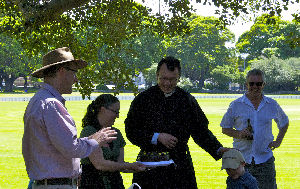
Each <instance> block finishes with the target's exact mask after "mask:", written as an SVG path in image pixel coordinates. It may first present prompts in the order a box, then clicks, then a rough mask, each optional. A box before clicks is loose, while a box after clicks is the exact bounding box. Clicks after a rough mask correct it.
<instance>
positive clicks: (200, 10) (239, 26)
mask: <svg viewBox="0 0 300 189" xmlns="http://www.w3.org/2000/svg"><path fill="white" fill-rule="evenodd" d="M135 1H136V2H139V3H141V4H143V5H145V6H147V7H149V8H152V10H154V11H156V12H158V10H159V0H152V1H150V0H149V1H146V2H145V3H142V0H135ZM160 1H161V4H163V1H164V0H160ZM191 4H192V5H193V8H194V9H196V13H197V14H198V15H201V16H215V17H219V15H216V14H215V10H216V7H215V6H210V5H202V4H201V3H195V0H192V1H191ZM297 10H298V12H299V10H300V3H298V4H297V5H295V4H294V5H290V6H289V7H288V11H283V12H282V19H283V20H290V21H291V20H292V19H293V17H292V15H291V13H295V12H296V11H297ZM163 11H164V10H163V8H162V7H161V12H163ZM252 24H253V22H252V21H247V22H245V21H243V20H242V18H241V17H239V18H237V20H236V21H235V22H234V24H233V25H230V26H228V28H229V29H230V30H231V31H232V32H233V33H234V34H235V40H236V41H237V40H238V38H239V36H240V35H242V34H243V33H244V32H245V31H248V30H250V27H251V25H252Z"/></svg>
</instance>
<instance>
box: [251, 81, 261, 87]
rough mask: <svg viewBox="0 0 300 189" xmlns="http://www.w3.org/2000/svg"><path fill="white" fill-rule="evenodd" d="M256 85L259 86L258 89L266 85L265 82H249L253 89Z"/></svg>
mask: <svg viewBox="0 0 300 189" xmlns="http://www.w3.org/2000/svg"><path fill="white" fill-rule="evenodd" d="M254 84H255V85H256V86H258V87H261V86H262V85H263V84H264V82H249V85H250V86H251V87H252V86H253V85H254Z"/></svg>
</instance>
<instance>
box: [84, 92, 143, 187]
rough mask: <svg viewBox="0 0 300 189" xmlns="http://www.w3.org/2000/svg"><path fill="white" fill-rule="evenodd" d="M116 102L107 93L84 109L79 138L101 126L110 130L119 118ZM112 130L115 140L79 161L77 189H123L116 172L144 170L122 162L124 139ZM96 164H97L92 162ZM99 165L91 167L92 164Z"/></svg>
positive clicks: (117, 102) (118, 131)
mask: <svg viewBox="0 0 300 189" xmlns="http://www.w3.org/2000/svg"><path fill="white" fill-rule="evenodd" d="M119 111H120V101H119V99H118V98H117V97H115V96H113V95H111V94H102V95H100V96H98V97H97V98H96V99H95V100H93V101H92V103H91V104H90V105H89V106H88V107H87V112H86V114H85V116H84V118H83V119H82V127H83V129H82V131H81V134H80V137H87V136H90V135H92V134H93V133H95V132H97V131H99V130H100V129H102V128H104V127H112V126H113V125H114V122H115V119H116V118H118V117H119ZM112 128H113V129H115V130H116V132H117V133H118V134H117V139H116V140H114V141H112V142H111V143H109V144H107V145H106V146H105V147H101V148H100V147H99V150H98V151H97V152H95V153H94V154H92V155H91V156H90V157H87V158H84V159H82V160H81V165H82V174H81V181H80V186H79V188H84V189H88V188H104V189H120V188H122V189H124V185H123V179H122V176H121V174H120V172H139V171H144V170H145V167H144V165H142V164H140V163H137V162H134V163H128V162H124V146H125V144H126V143H125V140H124V138H123V136H122V134H121V132H120V130H119V129H117V128H115V127H112ZM95 162H97V163H95ZM97 164H100V165H101V166H97V167H95V166H94V165H97Z"/></svg>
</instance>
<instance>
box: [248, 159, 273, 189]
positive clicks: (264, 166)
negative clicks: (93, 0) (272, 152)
mask: <svg viewBox="0 0 300 189" xmlns="http://www.w3.org/2000/svg"><path fill="white" fill-rule="evenodd" d="M246 169H247V170H248V171H249V173H250V174H251V175H252V176H254V177H255V178H256V180H257V182H258V187H259V189H277V184H276V170H275V158H274V156H273V157H271V158H270V159H269V160H268V161H266V162H265V163H261V164H255V162H254V161H253V160H252V163H251V164H246Z"/></svg>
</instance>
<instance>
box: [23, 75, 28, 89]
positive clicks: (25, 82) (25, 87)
mask: <svg viewBox="0 0 300 189" xmlns="http://www.w3.org/2000/svg"><path fill="white" fill-rule="evenodd" d="M23 78H24V90H27V85H28V81H27V77H26V76H24V77H23Z"/></svg>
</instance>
